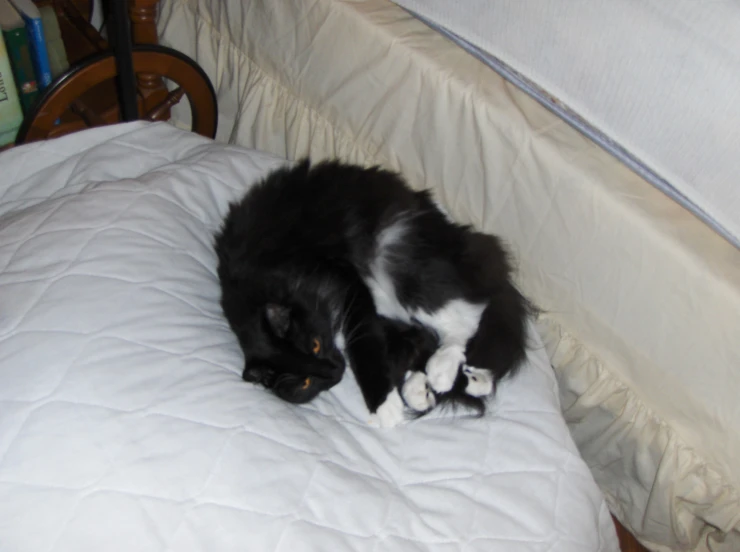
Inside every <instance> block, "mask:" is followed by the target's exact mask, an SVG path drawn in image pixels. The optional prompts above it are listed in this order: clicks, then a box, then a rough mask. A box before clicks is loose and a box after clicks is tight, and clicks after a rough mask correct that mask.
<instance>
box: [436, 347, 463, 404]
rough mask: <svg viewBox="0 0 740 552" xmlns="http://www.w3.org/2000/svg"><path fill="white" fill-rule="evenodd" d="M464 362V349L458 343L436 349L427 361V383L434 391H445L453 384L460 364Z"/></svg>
mask: <svg viewBox="0 0 740 552" xmlns="http://www.w3.org/2000/svg"><path fill="white" fill-rule="evenodd" d="M464 362H465V350H464V349H463V348H462V347H460V346H459V345H448V346H446V347H441V348H440V349H437V352H435V353H434V354H433V355H432V356H431V357H430V358H429V360H428V361H427V366H426V372H427V379H428V380H429V385H430V386H431V388H432V389H434V391H435V392H436V393H447V392H448V391H449V390H450V389H452V386H453V385H455V380H456V379H457V372H458V370H459V369H460V365H461V364H463V363H464Z"/></svg>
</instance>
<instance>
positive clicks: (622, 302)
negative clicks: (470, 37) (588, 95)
mask: <svg viewBox="0 0 740 552" xmlns="http://www.w3.org/2000/svg"><path fill="white" fill-rule="evenodd" d="M508 4H511V6H509V9H511V10H513V7H512V6H513V5H514V4H515V3H508ZM405 5H407V6H409V7H417V8H419V6H422V7H423V5H424V3H418V2H417V3H414V6H412V5H411V3H405ZM430 5H431V4H430ZM456 5H462V4H460V3H457V4H456ZM506 5H507V4H506V3H503V4H502V6H504V7H502V8H501V9H505V6H506ZM419 9H422V8H419ZM522 9H523V8H522ZM422 11H423V9H422ZM728 13H729V14H731V13H732V12H728ZM481 17H483V15H481ZM728 17H729V16H728ZM679 19H680V18H679ZM603 21H610V19H603ZM439 23H440V24H439V25H438V26H437V28H432V27H430V25H428V24H426V23H425V22H424V21H421V20H420V19H419V18H418V17H417V16H416V15H414V14H412V13H409V12H408V11H406V10H404V9H403V8H402V7H400V6H398V5H396V4H393V3H391V2H389V1H387V0H309V1H306V0H282V1H281V2H247V3H245V2H241V1H239V0H216V1H207V0H164V1H163V2H162V9H161V12H160V16H159V22H158V27H159V31H160V34H161V36H162V41H163V43H165V44H167V45H170V46H173V47H175V48H177V49H179V50H181V51H183V52H185V53H187V54H188V55H190V56H191V57H193V58H194V59H196V60H197V61H198V63H200V64H201V66H202V67H203V68H204V69H205V70H206V72H207V73H208V74H209V76H210V78H211V80H212V81H213V83H214V86H215V87H216V90H217V94H218V98H219V105H220V119H219V134H218V136H217V138H218V140H220V141H224V142H231V143H235V144H242V145H245V146H249V147H255V148H258V149H260V150H264V151H269V152H272V153H274V154H277V155H280V156H283V157H287V158H289V159H295V158H297V157H300V156H303V155H311V156H312V157H314V158H317V159H318V158H325V157H340V158H343V159H346V160H349V161H353V162H357V163H363V164H381V165H383V166H386V167H389V168H391V169H397V170H400V171H401V172H403V174H404V175H406V177H407V178H408V179H409V180H410V182H411V183H412V184H413V185H414V186H415V187H418V188H424V187H429V188H432V189H433V190H434V191H435V193H436V195H437V197H438V198H439V200H440V201H441V202H442V203H443V204H444V206H445V208H446V209H447V210H448V211H449V212H450V213H451V214H452V216H454V217H455V218H456V219H457V220H460V221H463V222H468V223H471V224H473V225H474V226H476V227H478V228H481V229H483V230H485V231H489V232H493V233H496V234H499V235H501V236H503V237H504V238H505V239H506V240H507V241H508V243H509V244H510V246H511V247H512V249H513V250H514V252H515V255H516V258H517V261H518V281H519V284H520V286H521V287H522V289H523V290H524V291H525V292H526V294H527V295H529V296H530V297H531V298H533V300H534V301H535V302H536V303H537V304H538V305H539V306H540V307H541V308H542V309H543V314H542V315H541V316H540V317H539V319H538V320H537V328H538V332H539V334H540V335H541V337H542V339H543V343H544V346H545V347H546V350H547V353H548V357H549V359H550V362H551V363H552V365H553V366H554V368H555V373H556V376H557V380H558V384H559V394H560V402H561V408H562V411H563V413H564V415H565V418H566V420H567V422H568V426H569V429H570V431H571V434H572V435H573V437H574V439H575V442H576V444H577V446H578V447H579V450H580V453H581V454H582V455H583V457H584V458H585V460H586V462H587V463H588V465H589V467H590V469H591V472H592V474H593V475H594V477H595V479H596V481H597V483H598V484H599V487H600V488H601V490H602V492H604V494H605V496H606V500H607V503H608V505H609V508H610V510H611V511H612V513H614V515H616V516H617V517H618V518H619V520H620V521H621V522H622V523H623V524H624V525H625V526H627V528H628V529H629V530H630V531H631V532H632V533H634V534H635V535H636V536H637V537H638V538H639V539H640V540H641V541H642V542H643V543H644V544H646V545H647V546H648V547H649V548H651V549H653V550H659V551H668V550H695V551H702V552H709V551H712V552H718V551H722V552H724V551H729V550H738V549H740V529H739V528H740V464H738V462H737V458H740V433H738V431H737V428H738V427H740V407H738V402H737V399H736V398H737V395H738V391H740V379H739V375H738V374H740V372H738V369H737V368H738V366H740V346H739V345H738V339H737V329H738V328H740V252H739V251H738V249H737V248H736V247H735V246H734V244H733V242H732V240H731V239H730V238H731V235H732V234H731V232H729V230H730V226H731V225H730V224H728V223H727V222H728V221H730V222H732V220H735V219H736V217H735V219H732V217H731V216H730V218H728V217H727V216H725V217H724V218H723V219H722V220H723V221H724V225H723V228H725V229H726V230H728V232H724V233H720V232H719V231H718V229H719V225H716V224H715V225H710V224H708V219H707V217H706V216H704V215H703V214H702V213H701V212H699V211H692V209H691V202H688V201H677V200H676V199H679V198H678V196H677V195H675V194H674V197H673V198H672V197H670V196H667V195H666V193H664V192H665V191H666V190H665V189H664V190H661V189H659V188H657V187H656V185H655V182H650V181H649V180H648V179H647V177H648V176H649V175H647V174H646V173H645V172H644V171H643V172H640V171H638V170H637V169H638V167H636V166H632V168H630V166H628V164H626V162H627V161H628V158H627V157H625V156H623V157H622V158H621V160H620V159H618V158H617V157H616V156H615V155H612V154H610V153H609V152H607V151H605V149H603V147H602V145H604V143H602V145H599V144H598V143H597V142H595V141H594V140H592V139H590V138H588V137H587V136H586V135H585V134H584V133H582V132H579V131H578V130H577V129H575V128H574V127H573V126H572V124H571V123H573V121H572V120H571V122H570V123H569V122H566V121H565V120H564V119H562V118H561V117H559V116H558V115H557V114H555V113H553V112H552V111H551V109H548V108H546V107H544V106H543V105H542V103H541V101H538V100H536V99H533V98H532V97H531V95H530V93H531V91H530V92H529V93H528V92H527V91H524V90H522V89H520V88H519V87H518V86H517V85H515V84H513V83H512V82H509V81H508V80H507V79H505V78H504V77H502V76H501V75H500V74H499V73H497V72H496V71H494V70H492V69H491V67H489V65H488V64H487V63H485V62H484V60H483V59H482V57H478V56H475V55H472V54H471V50H470V49H469V48H467V49H466V48H463V47H462V46H461V44H460V43H459V42H454V41H453V40H451V38H450V33H445V32H443V31H444V30H445V28H444V25H451V23H450V21H440V22H439ZM727 24H728V25H729V24H731V23H727ZM496 36H497V35H496ZM494 38H495V37H494ZM469 42H470V41H469ZM499 46H500V47H501V49H502V50H503V49H504V46H505V44H502V45H499ZM520 69H521V68H520ZM622 74H624V75H629V73H628V72H627V71H626V70H624V71H623V73H622ZM529 76H530V77H531V78H533V79H535V83H534V84H536V85H538V86H539V87H540V88H541V90H543V91H544V93H547V92H548V91H549V92H550V93H551V95H552V96H551V98H550V104H557V103H558V102H559V101H560V100H561V99H560V98H558V97H557V95H554V92H555V91H554V90H552V89H550V90H548V86H547V83H546V82H536V79H537V78H538V73H537V72H530V73H529ZM625 78H626V77H625ZM520 84H521V83H520ZM616 97H617V98H618V96H616ZM723 105H725V104H723ZM732 105H734V104H732ZM550 107H552V105H550ZM571 107H573V106H571ZM575 107H576V108H577V107H579V106H578V105H576V106H575ZM694 107H695V108H696V109H699V107H700V106H698V105H695V106H694ZM705 107H706V106H705ZM735 107H736V106H735ZM710 108H711V106H710V107H709V108H707V109H710ZM728 113H729V112H728ZM561 114H562V113H561ZM708 114H709V113H708ZM174 115H175V122H176V124H180V123H182V124H186V123H187V120H186V118H185V117H181V115H180V114H179V113H178V112H177V111H176V112H175V113H174ZM576 115H580V116H581V118H582V119H584V120H586V122H589V121H588V120H587V119H588V117H587V116H588V115H589V114H588V113H583V112H581V113H578V112H577V113H576ZM692 116H693V114H692ZM590 122H591V123H592V124H595V121H593V120H592V121H590ZM582 130H583V129H582ZM601 130H602V131H603V136H605V137H606V138H612V139H616V138H619V137H624V135H623V136H616V137H615V136H613V135H610V134H608V132H609V130H610V129H609V128H601ZM612 130H613V129H612ZM728 143H731V142H728ZM617 145H619V144H617ZM702 151H704V152H705V153H706V150H702ZM717 151H718V152H720V151H721V152H724V151H725V150H724V149H722V150H719V149H718V150H717ZM627 153H633V154H639V153H640V152H639V151H637V150H636V149H635V150H634V151H631V152H630V151H628V152H627ZM666 159H667V158H661V159H660V163H664V162H665V163H668V162H669V161H671V160H670V159H668V160H666ZM723 159H724V160H725V161H728V159H729V160H730V161H731V159H732V158H725V157H723ZM660 163H658V162H656V163H653V164H651V165H650V167H652V169H654V172H655V171H658V170H659V169H660V168H661V166H662V165H660ZM633 169H634V170H633ZM717 184H718V185H719V186H720V187H724V188H725V189H727V190H731V189H734V188H733V187H731V186H730V187H729V188H728V187H727V186H725V183H724V182H718V183H717ZM677 189H678V188H677ZM694 197H696V196H694ZM713 201H714V203H713V205H720V206H721V207H723V209H722V210H716V211H715V212H716V213H720V211H721V213H725V210H724V208H726V207H728V206H729V203H728V204H727V205H724V204H723V202H722V201H721V200H719V202H717V200H716V198H714V200H713ZM694 203H695V204H698V202H697V201H694ZM706 205H708V204H706ZM728 213H729V214H730V215H732V211H728ZM705 214H706V213H705ZM716 220H719V219H716Z"/></svg>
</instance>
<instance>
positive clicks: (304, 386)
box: [301, 378, 311, 391]
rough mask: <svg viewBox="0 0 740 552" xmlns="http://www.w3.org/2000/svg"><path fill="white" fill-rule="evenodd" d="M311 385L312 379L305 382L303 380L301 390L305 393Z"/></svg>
mask: <svg viewBox="0 0 740 552" xmlns="http://www.w3.org/2000/svg"><path fill="white" fill-rule="evenodd" d="M310 385H311V378H306V379H305V380H303V386H302V387H301V389H303V390H304V391H305V390H306V389H308V387H309V386H310Z"/></svg>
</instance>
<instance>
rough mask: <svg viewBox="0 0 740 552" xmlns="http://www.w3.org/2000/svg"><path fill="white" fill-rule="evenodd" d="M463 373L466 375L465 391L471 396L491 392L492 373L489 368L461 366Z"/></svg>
mask: <svg viewBox="0 0 740 552" xmlns="http://www.w3.org/2000/svg"><path fill="white" fill-rule="evenodd" d="M463 374H465V375H466V376H467V377H468V385H466V386H465V393H467V394H468V395H470V396H471V397H485V396H486V395H490V394H491V393H493V374H491V371H490V370H484V369H482V368H475V367H474V366H467V365H466V366H463Z"/></svg>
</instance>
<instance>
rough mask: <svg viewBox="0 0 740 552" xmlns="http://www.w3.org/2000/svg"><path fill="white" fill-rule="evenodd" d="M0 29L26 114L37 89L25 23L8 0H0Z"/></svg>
mask: <svg viewBox="0 0 740 552" xmlns="http://www.w3.org/2000/svg"><path fill="white" fill-rule="evenodd" d="M0 29H1V30H2V36H3V38H4V39H5V49H6V50H7V51H8V57H9V58H10V68H11V69H12V71H13V78H14V80H15V86H16V88H17V91H18V96H19V98H20V101H21V108H22V109H23V113H24V114H26V113H28V112H29V111H30V110H31V107H33V104H34V102H35V101H36V98H37V97H38V95H39V90H38V85H37V83H36V73H35V72H34V70H33V62H32V61H31V51H30V48H29V45H28V33H27V32H26V26H25V23H24V22H23V18H21V16H20V14H19V13H18V12H17V11H16V9H15V8H14V7H13V6H12V5H11V4H10V2H9V1H8V0H0Z"/></svg>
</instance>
